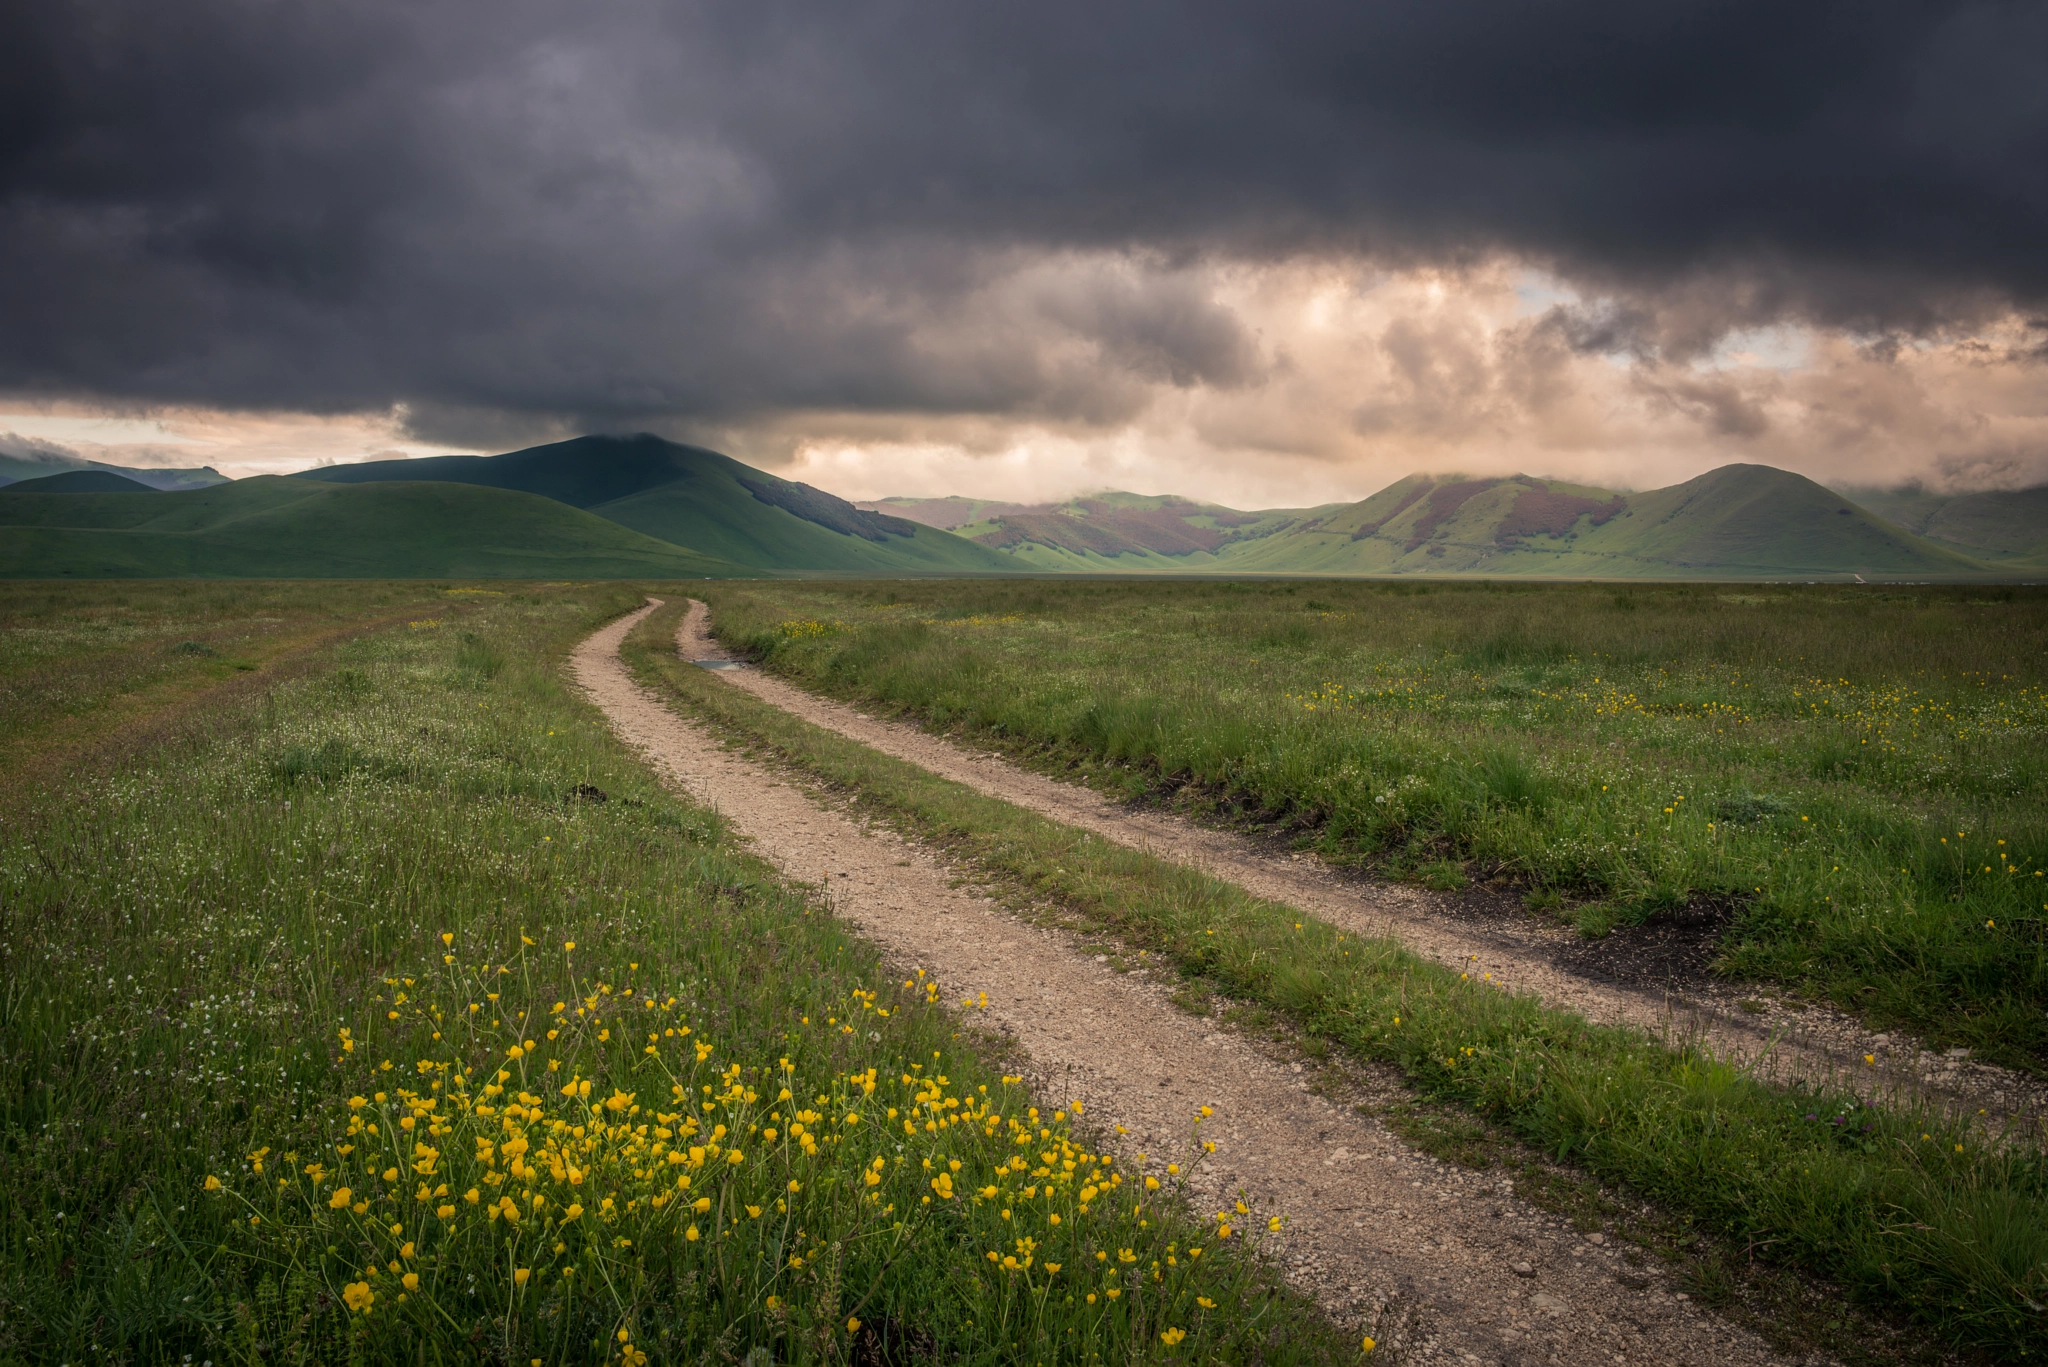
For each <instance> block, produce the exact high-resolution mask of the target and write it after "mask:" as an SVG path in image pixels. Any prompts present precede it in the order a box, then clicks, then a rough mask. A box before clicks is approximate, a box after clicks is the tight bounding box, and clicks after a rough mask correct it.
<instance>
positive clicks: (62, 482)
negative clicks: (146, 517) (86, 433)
mask: <svg viewBox="0 0 2048 1367" xmlns="http://www.w3.org/2000/svg"><path fill="white" fill-rule="evenodd" d="M6 490H7V492H8V493H11V494H153V493H156V492H157V490H155V489H153V488H151V487H150V486H149V485H147V484H144V483H143V482H142V481H140V480H135V479H130V478H128V476H126V475H117V474H115V473H114V472H113V471H112V470H66V471H64V473H62V474H59V475H38V476H37V477H36V478H34V479H24V480H18V481H16V482H15V483H13V484H9V485H7V486H6Z"/></svg>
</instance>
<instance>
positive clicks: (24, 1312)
mask: <svg viewBox="0 0 2048 1367" xmlns="http://www.w3.org/2000/svg"><path fill="white" fill-rule="evenodd" d="M273 589H274V591H275V592H276V593H278V594H282V595H284V597H285V600H286V602H287V603H288V604H295V605H296V607H295V610H296V611H297V612H299V613H300V614H301V615H302V616H303V617H304V618H306V619H307V620H311V619H315V618H323V617H324V618H331V619H332V620H336V621H342V622H350V621H356V622H361V621H376V620H379V619H381V616H382V613H383V610H384V609H385V608H388V607H392V606H398V607H401V608H403V609H404V610H405V611H407V612H409V611H411V608H410V606H409V605H406V604H403V603H399V602H396V601H394V600H391V599H389V598H382V599H380V598H379V595H381V594H387V593H389V592H391V591H390V590H388V589H385V588H382V587H378V586H367V587H366V586H360V585H335V586H331V587H329V588H327V589H326V590H324V592H326V593H328V594H330V595H331V597H328V598H325V599H323V598H321V597H320V596H319V594H318V593H316V592H314V591H312V590H302V589H291V588H288V587H277V586H265V585H251V586H238V588H237V591H236V592H237V593H239V594H240V597H236V596H235V594H230V593H227V592H226V591H225V590H223V591H222V595H223V596H221V597H219V598H217V599H209V600H206V601H204V602H202V603H199V604H197V605H194V604H192V603H189V602H188V603H185V604H183V605H182V606H180V605H179V604H177V603H176V602H175V600H172V599H155V600H152V599H148V597H147V595H144V594H140V593H138V594H136V595H131V597H130V599H129V602H128V603H126V604H117V603H115V602H114V601H112V599H111V598H110V597H108V596H106V595H110V594H116V593H118V592H119V591H117V590H93V591H92V592H93V593H98V594H101V595H102V596H101V597H97V598H95V597H92V596H90V595H89V594H87V593H85V592H84V591H82V590H66V591H65V592H70V593H77V594H78V595H79V597H80V602H79V604H78V608H79V611H78V613H77V614H76V616H77V617H78V619H79V622H80V623H84V622H89V621H91V620H92V619H93V618H94V615H95V613H97V614H98V615H99V616H100V617H102V618H106V617H109V615H110V614H115V613H117V612H137V613H138V615H139V616H143V617H147V616H148V614H147V613H146V612H140V611H139V610H138V609H139V605H142V604H145V603H154V604H156V605H157V606H159V607H162V608H163V609H164V611H163V613H162V614H161V616H160V617H159V618H153V619H151V620H157V621H158V622H159V624H160V625H161V624H164V623H168V622H176V623H177V625H176V626H173V627H169V628H168V629H165V630H161V631H157V632H156V633H155V634H154V635H147V633H146V632H145V633H144V634H145V636H146V637H147V639H150V640H163V639H168V638H171V637H180V638H183V637H184V636H185V635H186V634H187V632H188V631H189V632H190V633H191V638H192V639H200V640H205V639H211V640H214V641H218V642H227V641H232V640H233V639H234V638H235V634H236V632H237V631H241V630H248V629H253V628H252V623H253V622H254V621H256V620H258V619H260V618H261V617H262V616H263V615H264V614H265V613H266V612H268V611H271V610H272V608H273V604H272V603H271V601H270V599H269V596H268V595H269V594H270V593H271V592H272V591H273ZM151 592H159V590H151ZM294 594H303V595H307V596H301V597H296V598H295V597H293V596H292V595H294ZM639 596H640V595H639V593H638V592H637V591H634V590H631V589H629V588H626V587H622V586H555V587H545V586H543V587H525V586H520V587H511V586H503V585H500V586H496V587H495V588H494V590H493V591H491V592H488V593H473V594H465V595H444V597H443V601H444V603H453V602H462V603H465V604H466V606H465V607H463V609H462V610H461V611H459V612H458V611H456V610H454V609H453V608H452V607H450V608H449V609H448V610H447V611H443V612H437V613H434V614H431V615H423V616H418V617H406V618H404V620H398V621H395V622H389V623H386V624H383V625H377V626H375V627H374V629H370V630H366V631H362V632H359V633H356V634H353V635H349V636H346V637H344V638H342V639H339V640H335V641H331V642H328V643H326V644H322V645H318V646H317V648H313V649H311V650H309V651H308V652H307V653H304V654H303V655H301V656H300V657H299V658H298V659H297V660H296V662H295V668H293V669H291V670H289V671H279V672H278V673H277V674H276V676H275V677H273V678H271V679H269V680H268V681H267V682H266V686H264V687H263V688H260V689H239V690H238V689H235V688H234V687H233V686H232V685H233V680H232V679H229V680H224V681H220V682H219V690H220V691H218V692H215V693H211V694H195V695H193V696H190V697H187V698H185V699H183V705H182V710H181V711H180V712H179V718H180V722H179V724H178V725H176V726H175V727H170V728H168V729H165V728H161V727H159V728H155V729H149V728H144V729H143V730H142V731H138V732H136V733H135V734H133V735H131V736H129V737H128V738H127V741H126V743H125V744H115V745H113V746H112V747H111V748H108V749H105V750H103V751H102V752H101V753H100V754H99V757H98V759H97V760H96V762H95V763H94V764H93V765H91V766H90V767H89V769H83V770H80V769H74V770H72V771H70V772H67V773H65V774H64V775H63V776H62V777H61V779H60V780H58V781H56V782H55V783H53V784H51V785H49V786H47V787H42V788H39V789H38V790H35V791H31V790H28V789H22V788H18V787H17V788H16V789H12V790H8V796H7V797H6V799H5V801H4V802H0V821H4V827H0V980H4V982H5V984H6V993H5V998H4V1002H0V1360H7V1361H23V1360H30V1361H69V1362H77V1361H81V1360H84V1359H86V1358H88V1357H91V1358H104V1359H107V1360H111V1361H137V1362H176V1361H181V1360H189V1361H193V1362H197V1361H201V1360H202V1359H204V1360H210V1361H213V1362H216V1363H228V1362H255V1361H258V1360H263V1361H302V1360H317V1361H341V1360H350V1361H372V1362H374V1361H399V1360H404V1361H407V1362H411V1361H416V1360H417V1361H428V1360H431V1361H449V1360H454V1359H458V1358H459V1359H461V1360H464V1361H470V1360H489V1361H501V1362H514V1361H518V1362H532V1361H539V1362H547V1363H555V1362H599V1361H606V1362H625V1363H629V1364H638V1363H642V1362H645V1361H648V1360H650V1359H652V1360H655V1361H660V1362H669V1361H679V1362H696V1361H706V1362H725V1361H737V1360H740V1359H742V1358H743V1357H745V1356H747V1354H748V1353H749V1351H750V1350H751V1349H753V1348H764V1349H767V1350H768V1352H769V1353H772V1355H773V1360H774V1361H777V1362H812V1361H815V1362H824V1361H834V1360H844V1359H846V1358H847V1357H848V1355H849V1354H851V1353H853V1352H855V1351H856V1350H858V1351H863V1352H868V1353H880V1352H882V1351H883V1350H884V1348H885V1345H886V1346H888V1350H889V1351H892V1352H897V1353H901V1352H903V1351H906V1350H909V1349H915V1350H919V1351H931V1352H936V1353H940V1354H943V1355H945V1356H946V1357H947V1358H948V1359H949V1360H957V1361H962V1362H991V1363H993V1362H1009V1361H1014V1360H1019V1359H1025V1360H1030V1361H1048V1362H1049V1361H1061V1362H1088V1361H1109V1360H1118V1361H1123V1360H1130V1359H1142V1360H1162V1361H1177V1360H1207V1359H1208V1358H1210V1357H1217V1356H1220V1357H1225V1358H1232V1357H1237V1358H1242V1357H1246V1356H1249V1355H1251V1354H1252V1353H1254V1352H1256V1353H1258V1354H1260V1355H1262V1356H1263V1357H1264V1359H1265V1360H1267V1361H1275V1362H1294V1361H1299V1362H1325V1361H1333V1360H1343V1358H1344V1357H1345V1356H1346V1355H1347V1354H1355V1353H1356V1350H1357V1347H1358V1341H1357V1340H1356V1339H1355V1338H1351V1337H1349V1336H1348V1335H1340V1334H1339V1333H1338V1331H1336V1330H1335V1329H1333V1328H1332V1327H1331V1326H1329V1325H1328V1324H1327V1323H1326V1322H1325V1321H1323V1320H1321V1319H1319V1318H1317V1317H1316V1316H1314V1315H1313V1314H1304V1313H1302V1307H1301V1306H1300V1305H1299V1304H1297V1303H1295V1302H1292V1301H1291V1300H1289V1299H1288V1298H1287V1297H1285V1296H1284V1295H1283V1294H1281V1293H1280V1292H1278V1291H1276V1290H1275V1289H1274V1288H1273V1286H1272V1284H1271V1283H1270V1281H1269V1279H1268V1278H1267V1277H1266V1276H1265V1275H1264V1274H1263V1273H1262V1272H1261V1270H1260V1266H1259V1264H1258V1262H1257V1260H1256V1259H1255V1258H1254V1257H1252V1256H1249V1254H1248V1252H1247V1251H1246V1250H1247V1239H1246V1236H1247V1234H1249V1233H1250V1232H1251V1231H1249V1230H1244V1229H1238V1230H1231V1231H1228V1232H1226V1231H1225V1230H1224V1229H1223V1228H1221V1227H1220V1226H1219V1225H1218V1224H1217V1223H1213V1222H1206V1221H1199V1220H1196V1219H1195V1218H1194V1217H1193V1216H1192V1215H1191V1214H1189V1213H1188V1212H1186V1211H1185V1209H1184V1208H1183V1207H1182V1206H1181V1205H1179V1204H1178V1203H1177V1202H1176V1201H1175V1200H1174V1199H1173V1198H1174V1191H1173V1189H1172V1187H1173V1183H1172V1180H1171V1179H1170V1178H1167V1174H1165V1173H1164V1172H1160V1173H1159V1174H1158V1175H1159V1176H1160V1177H1162V1178H1167V1186H1166V1189H1165V1190H1163V1191H1162V1192H1160V1193H1159V1194H1156V1195H1154V1194H1149V1193H1148V1192H1147V1191H1146V1189H1145V1183H1143V1182H1142V1181H1141V1180H1140V1179H1141V1176H1145V1175H1150V1174H1140V1173H1139V1172H1137V1171H1136V1170H1134V1169H1127V1168H1126V1167H1125V1166H1124V1165H1122V1164H1120V1163H1118V1162H1117V1161H1115V1160H1113V1159H1112V1158H1111V1157H1109V1156H1108V1155H1106V1154H1104V1153H1102V1152H1100V1151H1099V1148H1098V1146H1097V1145H1096V1143H1095V1142H1094V1141H1093V1139H1092V1135H1091V1132H1090V1130H1089V1129H1088V1123H1089V1122H1088V1120H1087V1118H1086V1117H1082V1116H1078V1115H1074V1114H1071V1113H1069V1112H1068V1111H1067V1110H1065V1109H1064V1108H1062V1107H1061V1106H1060V1105H1059V1099H1058V1098H1048V1097H1033V1096H1030V1095H1028V1094H1027V1093H1026V1091H1025V1089H1024V1088H1023V1087H1021V1086H1020V1085H1019V1083H1018V1080H1017V1079H1016V1078H1014V1077H1008V1076H1006V1075H1005V1074H1004V1072H1003V1060H1002V1059H1001V1057H1000V1056H999V1055H997V1054H994V1053H991V1052H989V1050H988V1049H987V1048H986V1047H984V1046H983V1044H982V1042H981V1041H979V1040H977V1039H976V1038H974V1037H972V1036H971V1035H968V1034H963V1027H962V1026H961V1025H960V1024H959V1023H958V1022H957V1021H956V1020H955V1019H954V1018H953V1017H951V1016H949V1015H948V1014H947V1013H946V1011H945V1010H944V1009H943V1002H944V997H945V992H944V987H943V985H942V984H938V983H934V982H931V981H930V980H929V979H927V978H925V977H924V976H923V975H921V974H917V973H901V974H894V973H891V972H889V971H887V970H886V969H885V968H884V967H883V965H881V964H880V963H879V962H878V961H877V959H876V957H875V955H874V953H873V952H872V950H870V949H869V948H867V947H866V946H864V945H863V944H861V943H860V942H858V941H856V940H854V939H852V938H851V937H849V936H848V935H847V934H846V933H845V932H844V931H843V930H842V929H840V928H839V927H838V926H837V925H836V924H835V923H834V922H833V921H832V920H831V919H830V918H829V917H827V916H825V915H823V914H822V912H821V911H820V904H819V903H818V902H817V901H816V900H815V899H814V898H813V897H812V896H810V895H809V894H808V893H807V892H806V891H805V890H804V889H801V888H794V887H790V886H788V885H785V884H784V883H782V882H780V881H779V880H778V879H777V878H775V877H774V876H773V875H772V873H771V871H769V870H768V869H766V868H765V867H764V866H762V865H761V864H759V863H758V862H757V861H754V860H752V859H750V858H748V857H747V856H745V855H744V854H743V853H741V852H740V851H739V850H738V849H736V848H735V846H734V844H733V842H732V840H731V839H730V838H729V836H728V835H727V833H726V831H725V830H724V829H723V827H722V826H721V824H720V823H719V821H718V819H717V818H716V817H715V816H714V815H713V814H712V813H710V812H709V811H706V810H704V809H701V808H696V807H693V806H691V805H689V804H687V803H684V802H680V801H678V800H677V799H675V798H674V797H673V796H671V795H670V794H668V793H667V792H665V791H664V790H662V789H661V788H659V787H658V786H657V785H656V784H655V782H654V781H653V779H652V777H651V776H650V775H649V774H648V772H647V771H646V770H645V769H644V768H643V767H642V766H641V765H640V764H639V763H638V762H637V761H635V760H634V759H633V758H632V757H631V756H630V755H629V754H628V753H627V752H625V751H624V750H623V749H622V748H621V747H619V746H618V745H617V744H616V743H615V742H614V741H613V740H612V738H611V736H610V734H609V732H608V731H607V730H606V729H605V728H604V726H603V724H602V722H601V720H600V719H599V718H598V717H597V715H596V714H595V713H594V711H592V710H591V709H590V708H589V707H588V706H587V705H586V704H585V703H583V702H582V701H581V700H580V699H578V698H576V697H574V696H573V695H572V694H571V693H570V692H569V690H568V689H567V687H566V686H565V684H564V682H563V681H562V678H561V675H560V671H559V668H558V664H559V660H560V658H561V656H562V654H563V652H564V651H565V650H566V648H567V647H568V646H569V645H570V644H571V643H572V642H573V641H575V640H577V639H579V638H580V637H581V636H582V635H583V634H585V633H586V632H588V631H589V630H591V629H593V628H594V627H595V626H597V625H598V624H599V623H601V622H602V621H604V620H606V619H608V618H610V617H612V616H615V615H616V614H617V613H619V612H621V611H623V610H625V609H626V608H628V607H629V606H631V605H633V604H634V603H636V602H637V601H638V600H639ZM51 606H52V605H49V604H47V603H43V604H41V605H40V607H38V609H37V612H36V613H27V612H26V611H25V609H24V608H23V607H22V600H19V599H17V600H16V601H15V609H14V615H11V616H10V617H8V618H7V619H6V620H5V629H6V631H7V632H8V633H9V634H10V635H12V634H13V633H16V632H26V631H33V630H43V631H46V632H54V633H58V634H59V635H61V633H62V629H63V627H64V624H65V623H66V622H67V620H68V618H69V616H70V614H66V613H64V612H62V611H61V610H60V611H55V612H50V611H44V610H43V609H47V608H49V607H51ZM55 606H56V607H57V608H59V609H61V608H62V606H63V605H62V604H58V605H55ZM173 609H176V610H173ZM181 612H182V614H183V615H182V616H181V615H179V614H180V613H181ZM38 614H39V615H38ZM37 621H39V622H41V624H42V625H41V626H40V627H36V626H33V625H31V623H33V622H37ZM191 623H197V625H194V626H188V625H187V624H191ZM201 628H205V630H201ZM136 630H137V631H143V630H144V629H143V628H142V627H140V626H138V627H137V628H136ZM79 631H80V632H81V633H82V634H80V635H77V636H75V637H73V638H71V640H70V644H68V645H67V644H63V643H61V642H60V643H59V644H58V645H55V646H52V647H51V650H50V652H49V653H47V654H46V655H45V656H43V657H42V660H43V662H42V664H40V665H39V666H37V668H38V669H40V670H41V674H40V676H39V677H41V678H42V679H43V683H42V684H41V685H40V686H41V687H43V688H44V689H45V691H46V692H47V693H49V694H50V695H51V696H59V695H61V694H62V693H63V689H62V688H60V687H59V686H58V684H57V683H56V682H55V681H56V680H57V679H58V677H59V676H61V675H63V674H65V673H66V672H67V671H68V672H69V673H70V674H71V675H73V676H74V685H75V687H76V688H77V689H79V690H82V691H85V690H89V688H90V683H91V680H92V678H93V677H94V675H95V674H96V672H97V671H98V670H99V668H100V666H101V662H102V661H103V658H104V656H103V653H99V651H98V646H96V645H94V644H93V643H92V638H91V636H90V633H89V632H85V631H84V628H83V627H82V626H81V627H79ZM208 631H210V632H211V633H212V634H211V635H210V636H209V635H208V634H207V632H208ZM24 649H25V648H24ZM222 654H223V655H229V652H228V651H226V650H223V651H222ZM10 658H18V657H10ZM181 658H182V657H181ZM193 658H195V659H199V660H204V659H206V658H208V657H205V656H197V655H195V656H194V657H193ZM230 658H232V656H230ZM193 686H194V687H195V688H196V687H198V685H197V684H194V685H193ZM202 703H203V704H205V705H204V706H200V705H198V704H202ZM51 710H53V711H59V712H61V710H62V709H61V706H56V705H53V707H52V709H51ZM111 716H112V714H106V715H105V716H103V720H109V719H111ZM113 739H114V740H115V741H120V740H121V737H118V736H117V737H114V738H113ZM37 753H42V752H40V751H38V752H37ZM1034 1108H1035V1109H1034ZM1194 1119H1195V1118H1194V1117H1192V1116H1191V1117H1190V1123H1191V1132H1190V1143H1191V1145H1192V1144H1194V1143H1195V1142H1197V1136H1198V1130H1196V1129H1195V1128H1194ZM1245 1223H1246V1224H1247V1225H1250V1224H1253V1223H1255V1222H1254V1221H1246V1222H1245ZM1198 1248H1199V1249H1201V1250H1202V1252H1200V1253H1197V1252H1196V1250H1197V1249H1198ZM188 1355H189V1356H188ZM757 1360H758V1359H757Z"/></svg>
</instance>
